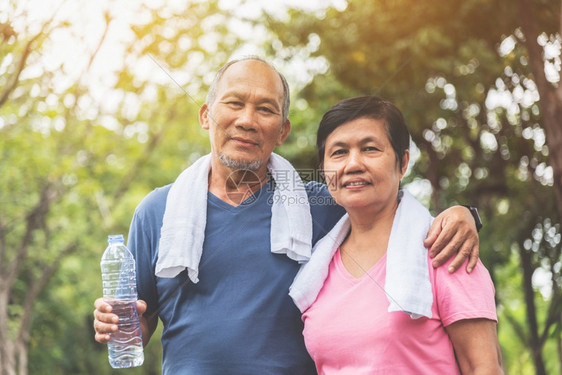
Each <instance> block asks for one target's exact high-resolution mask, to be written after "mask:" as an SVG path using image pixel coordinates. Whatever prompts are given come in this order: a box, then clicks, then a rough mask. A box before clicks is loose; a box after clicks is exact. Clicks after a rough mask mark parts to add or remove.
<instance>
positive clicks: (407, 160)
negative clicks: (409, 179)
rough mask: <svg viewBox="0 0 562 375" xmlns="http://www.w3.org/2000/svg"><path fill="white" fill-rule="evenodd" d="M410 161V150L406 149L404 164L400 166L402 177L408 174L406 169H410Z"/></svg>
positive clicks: (403, 157)
mask: <svg viewBox="0 0 562 375" xmlns="http://www.w3.org/2000/svg"><path fill="white" fill-rule="evenodd" d="M408 163H410V150H404V155H403V156H402V165H401V166H400V178H402V177H404V175H405V174H406V171H407V170H408Z"/></svg>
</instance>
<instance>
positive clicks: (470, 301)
mask: <svg viewBox="0 0 562 375" xmlns="http://www.w3.org/2000/svg"><path fill="white" fill-rule="evenodd" d="M452 261H453V258H451V259H450V260H449V261H448V262H447V263H446V264H445V265H443V266H441V267H438V268H435V269H433V272H434V275H433V276H434V283H433V288H434V295H435V301H436V303H437V310H438V313H439V316H440V318H441V321H442V322H443V325H444V326H448V325H450V324H452V323H454V322H457V321H459V320H463V319H480V318H483V319H490V320H493V321H497V314H496V303H495V300H494V294H495V289H494V284H493V283H492V278H491V277H490V274H489V273H488V270H487V269H486V267H484V265H483V264H482V262H481V261H480V260H478V263H477V265H476V267H475V268H474V270H473V271H472V272H471V273H470V274H469V273H467V272H466V262H468V260H467V261H465V264H464V265H463V266H461V267H460V268H459V269H458V270H457V271H456V272H454V273H449V272H448V270H447V269H448V266H449V264H450V263H451V262H452ZM430 264H431V263H430ZM430 268H431V269H432V268H433V267H431V265H430Z"/></svg>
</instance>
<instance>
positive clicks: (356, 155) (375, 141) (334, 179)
mask: <svg viewBox="0 0 562 375" xmlns="http://www.w3.org/2000/svg"><path fill="white" fill-rule="evenodd" d="M408 161H409V151H408V150H406V153H405V155H404V158H403V162H402V166H399V165H398V164H397V161H396V154H395V152H394V149H393V148H392V145H391V144H390V140H389V139H388V135H387V133H386V129H385V125H384V120H376V119H371V118H366V117H362V118H358V119H355V120H352V121H350V122H347V123H345V124H343V125H341V126H339V127H338V128H336V129H335V130H334V131H333V132H332V133H331V134H330V135H329V136H328V138H327V139H326V148H325V150H324V173H325V176H326V183H327V184H328V188H329V189H330V194H331V195H332V197H334V199H335V200H336V202H337V203H338V204H339V205H341V206H343V207H344V208H345V209H346V210H348V211H349V210H350V209H351V210H353V209H356V208H361V209H365V208H367V209H369V211H372V210H375V211H376V212H378V211H383V210H385V209H393V208H394V207H395V205H396V196H397V194H398V186H399V183H400V179H401V178H402V177H403V176H404V173H405V172H406V168H407V166H408Z"/></svg>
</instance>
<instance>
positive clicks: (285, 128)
mask: <svg viewBox="0 0 562 375" xmlns="http://www.w3.org/2000/svg"><path fill="white" fill-rule="evenodd" d="M290 132H291V121H289V119H287V121H285V123H284V124H283V125H281V132H280V133H279V138H278V139H277V143H276V145H277V146H281V145H282V144H283V142H285V139H287V137H288V136H289V133H290Z"/></svg>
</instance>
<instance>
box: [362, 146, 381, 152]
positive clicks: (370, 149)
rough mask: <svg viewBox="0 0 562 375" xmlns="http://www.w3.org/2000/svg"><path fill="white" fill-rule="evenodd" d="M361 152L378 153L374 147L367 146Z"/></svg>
mask: <svg viewBox="0 0 562 375" xmlns="http://www.w3.org/2000/svg"><path fill="white" fill-rule="evenodd" d="M363 151H379V149H378V148H376V147H375V146H367V147H363Z"/></svg>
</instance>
